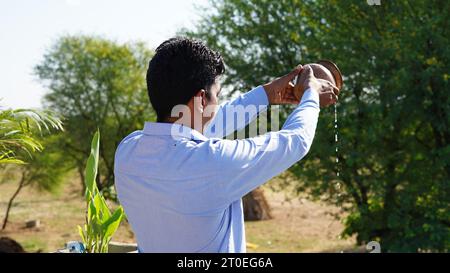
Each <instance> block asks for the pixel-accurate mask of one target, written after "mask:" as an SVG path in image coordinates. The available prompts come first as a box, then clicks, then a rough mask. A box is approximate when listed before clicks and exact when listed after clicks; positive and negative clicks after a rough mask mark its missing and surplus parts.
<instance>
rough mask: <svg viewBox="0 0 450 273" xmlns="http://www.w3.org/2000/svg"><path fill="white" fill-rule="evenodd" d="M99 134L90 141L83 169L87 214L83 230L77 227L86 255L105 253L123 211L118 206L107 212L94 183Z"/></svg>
mask: <svg viewBox="0 0 450 273" xmlns="http://www.w3.org/2000/svg"><path fill="white" fill-rule="evenodd" d="M99 146H100V132H99V131H97V132H96V133H95V135H94V137H93V139H92V143H91V154H90V155H89V158H88V161H87V164H86V169H85V184H86V195H85V197H86V203H87V214H86V224H85V225H84V228H82V227H81V226H78V231H79V233H80V236H81V239H82V240H83V243H84V246H85V252H87V253H107V252H108V244H109V242H110V240H111V237H112V235H113V234H114V232H116V230H117V228H118V227H119V225H120V222H121V221H122V218H123V216H124V211H123V208H122V206H119V207H118V208H117V209H116V210H115V211H114V213H111V211H110V210H109V208H108V206H107V204H106V201H105V199H104V198H103V196H102V194H101V193H100V191H99V190H98V188H97V184H96V183H95V181H96V177H97V170H98V160H99Z"/></svg>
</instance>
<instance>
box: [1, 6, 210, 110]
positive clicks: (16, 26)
mask: <svg viewBox="0 0 450 273" xmlns="http://www.w3.org/2000/svg"><path fill="white" fill-rule="evenodd" d="M207 3H208V2H207V0H162V1H157V0H0V98H1V100H0V107H2V108H3V107H6V108H10V107H11V108H19V107H39V106H40V105H41V103H40V100H41V98H42V96H43V94H44V93H45V90H44V89H43V88H42V87H41V85H40V84H39V83H38V82H37V80H36V77H35V76H33V75H32V69H33V66H35V65H36V64H37V63H38V62H40V61H41V60H42V56H43V55H44V53H45V51H46V49H48V48H49V46H50V45H52V43H53V42H54V41H55V39H56V38H57V37H59V36H61V35H64V34H95V35H101V36H103V37H105V38H110V39H115V40H117V41H119V42H125V41H133V40H141V41H144V42H146V43H148V45H149V47H150V48H155V47H156V46H158V45H159V44H160V43H161V42H162V41H164V40H165V39H167V38H170V37H171V36H173V35H174V34H175V32H176V31H177V30H178V29H180V28H181V27H190V26H192V25H193V24H194V23H195V22H196V20H198V18H199V11H198V10H196V8H195V7H196V5H199V6H205V5H207Z"/></svg>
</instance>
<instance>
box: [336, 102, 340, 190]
mask: <svg viewBox="0 0 450 273" xmlns="http://www.w3.org/2000/svg"><path fill="white" fill-rule="evenodd" d="M337 113H338V111H337V105H336V104H335V105H334V145H335V151H336V154H335V156H336V176H337V179H339V128H338V114H337ZM336 189H337V190H340V189H341V183H340V182H339V180H338V181H337V182H336Z"/></svg>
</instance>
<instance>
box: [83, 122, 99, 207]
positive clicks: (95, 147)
mask: <svg viewBox="0 0 450 273" xmlns="http://www.w3.org/2000/svg"><path fill="white" fill-rule="evenodd" d="M99 146H100V132H99V131H98V130H97V132H96V133H95V134H94V137H93V138H92V143H91V154H90V155H89V158H88V161H87V164H86V169H85V184H86V199H88V198H89V196H90V195H91V196H92V195H93V194H95V192H97V191H98V190H97V185H96V183H95V179H96V177H97V169H98V157H99Z"/></svg>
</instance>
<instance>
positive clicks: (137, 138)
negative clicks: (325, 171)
mask: <svg viewBox="0 0 450 273" xmlns="http://www.w3.org/2000/svg"><path fill="white" fill-rule="evenodd" d="M224 70H225V69H224V64H223V61H222V58H221V56H220V54H219V53H217V52H214V51H212V50H210V49H209V48H207V47H206V46H205V45H204V44H203V43H201V42H199V41H194V40H190V39H186V38H174V39H170V40H167V41H165V42H164V43H162V44H161V45H160V46H159V47H158V48H157V49H156V52H155V55H154V57H153V58H152V60H151V61H150V64H149V68H148V71H147V86H148V95H149V98H150V102H151V104H152V106H153V108H154V110H155V112H156V115H157V122H155V123H153V122H147V123H145V125H144V129H143V130H142V131H136V132H134V133H131V134H130V135H129V136H127V137H126V138H125V139H124V140H122V142H121V143H120V144H119V147H118V148H117V151H116V156H115V179H116V188H117V192H118V197H119V200H120V202H121V204H122V205H123V207H124V209H125V212H126V214H127V217H128V220H129V222H130V224H131V227H132V229H133V230H134V232H135V235H136V238H137V243H138V246H139V250H140V251H141V252H245V251H246V244H245V230H244V218H243V210H242V201H241V198H242V197H243V196H244V195H245V194H247V193H248V192H250V191H251V190H253V189H255V188H256V187H258V186H259V185H261V184H263V183H264V182H266V181H268V180H269V179H270V178H272V177H274V176H276V175H278V174H279V173H281V172H283V171H284V170H286V169H287V168H289V167H290V166H291V165H293V164H294V163H295V162H297V161H299V160H300V159H301V158H303V157H304V156H305V155H306V153H307V152H308V151H309V149H310V147H311V144H312V140H313V138H314V133H315V129H316V124H317V119H318V115H319V106H320V105H322V106H328V105H331V104H333V103H335V102H336V100H337V96H336V94H337V91H338V90H337V88H336V87H334V86H333V85H332V84H331V83H330V82H327V81H324V80H320V79H316V78H315V77H314V75H313V73H312V70H311V68H310V67H308V66H305V67H304V68H303V67H302V66H298V67H296V68H295V69H294V70H293V71H292V72H290V73H289V74H288V75H285V76H283V77H280V78H278V79H275V80H273V81H272V82H270V83H267V84H265V85H263V86H258V87H256V88H255V89H253V90H251V91H250V92H248V93H245V94H243V95H241V96H240V97H238V98H237V99H235V100H232V101H230V102H226V103H224V104H222V105H220V106H219V107H214V106H217V104H218V96H219V94H220V90H221V88H220V83H219V78H220V76H221V75H222V74H223V73H224ZM300 73H301V74H300ZM299 74H300V76H299V77H300V78H299V84H300V86H301V88H300V89H298V90H297V89H295V90H296V91H295V90H294V88H292V85H291V84H290V82H291V80H293V79H294V77H295V76H297V75H299ZM335 92H336V94H335ZM319 98H320V99H319ZM300 100H301V101H300ZM285 103H290V104H298V106H297V107H296V108H295V110H294V111H293V112H292V113H291V114H290V116H289V117H288V118H287V120H286V122H285V123H284V125H283V127H282V129H281V130H280V131H276V132H269V133H266V134H263V135H260V136H256V137H252V138H247V139H242V140H227V139H222V137H223V136H225V135H226V134H229V133H230V131H232V130H238V129H241V128H242V127H243V126H245V125H246V124H247V123H249V122H250V121H251V120H252V119H254V118H255V116H256V114H257V113H255V114H254V115H245V118H244V119H245V120H244V122H241V124H240V125H239V126H236V125H235V124H236V122H235V118H234V117H231V118H230V117H228V116H227V115H226V114H224V113H225V112H226V111H227V110H229V109H230V108H233V106H238V105H240V106H244V107H245V106H249V105H256V106H261V105H263V106H264V107H266V106H267V105H268V104H285ZM180 106H181V107H180ZM264 107H257V108H256V109H259V111H261V109H262V108H264ZM174 109H175V110H174ZM211 109H214V110H212V111H211ZM180 113H181V115H180ZM212 127H215V128H214V129H211V128H212ZM230 128H231V129H230ZM212 136H213V137H212Z"/></svg>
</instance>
